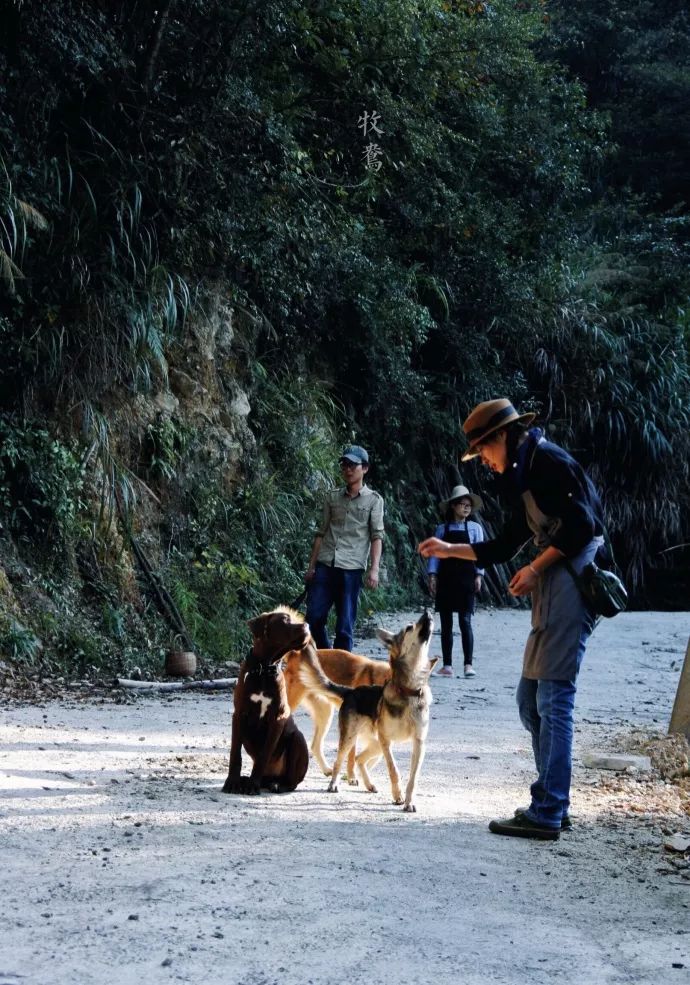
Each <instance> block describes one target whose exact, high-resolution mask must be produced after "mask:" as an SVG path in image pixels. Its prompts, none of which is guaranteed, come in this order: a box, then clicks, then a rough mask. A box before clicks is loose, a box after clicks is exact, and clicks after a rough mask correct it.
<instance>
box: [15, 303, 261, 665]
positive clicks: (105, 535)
mask: <svg viewBox="0 0 690 985" xmlns="http://www.w3.org/2000/svg"><path fill="white" fill-rule="evenodd" d="M252 352H253V343H252V340H251V338H250V337H249V336H248V335H245V336H242V335H240V334H239V333H237V332H236V331H235V327H234V324H233V315H232V311H231V308H230V306H229V304H228V303H227V301H226V300H225V298H224V297H223V294H222V292H220V291H218V292H216V293H214V294H212V295H210V296H207V300H206V302H205V304H204V306H203V310H202V308H201V306H197V308H196V310H195V314H194V316H193V317H190V318H189V319H188V321H187V323H186V325H185V329H184V333H183V335H182V337H181V339H180V340H179V341H178V342H177V343H176V344H174V345H173V346H172V347H171V350H170V352H169V353H168V378H167V380H165V381H163V380H161V381H159V382H158V385H157V387H156V389H155V390H154V391H152V392H149V393H134V394H133V393H128V392H126V391H124V390H120V391H117V392H111V393H109V394H108V395H107V396H106V397H105V398H104V399H103V400H102V401H101V406H100V408H99V409H100V410H101V411H102V413H103V416H104V418H105V420H106V421H107V422H108V428H109V439H108V441H109V454H110V455H111V457H112V461H113V462H116V463H117V465H118V467H119V468H121V470H122V474H123V475H125V476H126V477H127V481H128V482H129V484H130V487H131V489H132V491H133V493H134V497H135V500H136V506H135V507H134V509H132V510H131V512H130V513H129V514H128V515H127V518H126V520H125V521H124V522H123V515H122V501H121V498H120V499H119V500H118V499H116V500H115V501H113V502H112V503H111V505H110V506H107V505H105V506H104V500H103V488H104V482H105V471H104V468H103V463H102V461H100V460H97V456H94V455H92V454H90V453H89V452H88V450H86V449H84V450H83V456H84V461H86V463H87V466H86V469H85V475H84V485H83V510H82V515H81V518H80V523H81V526H82V527H83V528H84V529H82V530H81V531H80V532H79V533H78V535H77V537H76V539H75V542H74V543H71V544H64V543H57V544H51V545H49V546H47V547H46V550H45V552H44V553H43V552H41V551H38V552H37V553H35V555H34V556H33V557H32V556H31V552H30V551H28V550H27V547H26V545H25V544H22V542H21V540H20V539H19V538H17V537H16V535H15V534H14V533H13V532H12V531H7V530H5V531H0V555H1V565H2V566H0V651H1V653H0V659H2V660H9V666H12V667H15V668H19V669H20V670H26V669H27V668H28V669H31V667H34V668H36V666H38V664H39V663H44V662H45V659H46V655H51V654H52V655H53V656H54V657H55V659H56V660H57V661H62V662H64V663H66V664H69V663H70V662H72V663H74V662H75V659H74V658H75V657H76V663H77V664H78V665H79V666H80V667H81V669H82V671H83V672H86V671H88V667H90V666H94V667H101V666H102V665H103V664H104V663H105V664H107V665H108V667H109V668H110V667H113V668H115V667H122V666H123V664H125V665H126V664H127V662H128V661H129V662H130V663H131V662H132V660H135V662H136V663H138V664H142V665H146V656H145V654H143V655H142V652H141V651H142V650H149V651H151V652H155V653H156V654H158V655H160V652H161V648H163V647H164V646H165V645H166V643H167V642H169V639H170V635H171V633H172V632H173V630H174V627H173V626H170V620H169V618H168V616H169V613H164V614H163V618H161V613H160V612H156V608H158V609H160V605H158V599H157V593H156V592H155V591H152V586H151V584H150V581H151V579H150V577H147V576H146V574H145V573H143V572H142V568H141V560H140V559H139V560H137V555H136V552H135V551H133V549H132V547H133V545H132V539H131V538H132V537H133V538H134V539H135V540H136V542H137V545H138V546H139V547H140V548H141V550H143V552H144V553H145V555H146V558H147V559H148V561H149V562H150V563H151V565H152V568H153V571H154V572H157V571H159V569H160V568H161V567H162V566H164V564H165V556H166V550H167V549H168V548H169V546H170V542H171V538H172V536H173V535H174V533H175V531H179V530H180V529H182V528H183V527H184V525H185V516H186V512H187V510H188V509H189V508H190V504H191V503H192V502H193V501H194V500H195V498H196V497H197V496H198V494H199V492H200V491H207V490H209V489H211V488H212V489H213V490H214V491H215V495H216V496H217V498H221V499H222V498H224V497H225V496H227V497H231V496H232V495H233V493H235V492H236V491H237V490H238V488H241V487H242V484H243V480H244V476H245V475H246V471H247V469H248V468H251V465H252V462H253V461H254V459H255V457H256V454H257V446H256V440H255V437H254V435H253V434H252V431H251V429H250V427H249V423H248V420H249V416H250V412H251V396H250V393H249V386H250V384H251V373H250V361H251V359H252ZM63 429H64V425H63ZM62 437H63V438H64V439H65V440H69V441H74V442H78V440H79V439H78V436H77V435H72V436H69V435H65V434H63V435H62ZM106 485H107V483H106ZM118 502H119V505H120V510H118ZM44 555H45V556H44ZM57 557H59V558H60V561H58V562H56V558H57ZM56 566H57V568H58V569H59V570H55V569H56ZM87 641H89V642H88V645H87ZM70 650H71V651H72V652H70ZM135 652H138V653H139V657H138V658H136V659H135V656H134V654H135ZM123 653H124V654H125V657H124V658H123V656H122V654H123ZM7 667H8V664H7V663H5V669H6V670H7ZM1 672H2V667H0V673H1Z"/></svg>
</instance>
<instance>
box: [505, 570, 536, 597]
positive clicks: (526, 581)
mask: <svg viewBox="0 0 690 985" xmlns="http://www.w3.org/2000/svg"><path fill="white" fill-rule="evenodd" d="M536 584H537V575H536V574H535V573H534V571H532V569H531V568H530V567H529V565H525V567H524V568H518V570H517V571H516V572H515V574H514V575H513V577H512V578H511V579H510V584H509V585H508V591H509V592H510V594H511V595H515V596H517V597H518V598H519V597H520V596H522V595H529V594H530V592H532V591H533V590H534V588H535V586H536Z"/></svg>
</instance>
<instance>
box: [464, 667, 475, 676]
mask: <svg viewBox="0 0 690 985" xmlns="http://www.w3.org/2000/svg"><path fill="white" fill-rule="evenodd" d="M476 676H477V671H476V670H475V669H474V667H473V666H472V664H465V677H476Z"/></svg>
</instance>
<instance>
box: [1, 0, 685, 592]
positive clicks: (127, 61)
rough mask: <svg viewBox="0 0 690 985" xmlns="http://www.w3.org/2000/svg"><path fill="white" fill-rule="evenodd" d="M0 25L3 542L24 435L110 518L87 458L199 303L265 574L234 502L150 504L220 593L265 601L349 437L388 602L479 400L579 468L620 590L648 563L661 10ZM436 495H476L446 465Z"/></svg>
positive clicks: (679, 526)
mask: <svg viewBox="0 0 690 985" xmlns="http://www.w3.org/2000/svg"><path fill="white" fill-rule="evenodd" d="M3 21H4V22H5V24H6V27H7V30H6V32H5V33H4V37H3V40H2V41H0V46H1V48H0V68H1V71H0V79H2V81H1V82H0V141H1V144H2V161H3V172H2V191H1V196H2V198H1V200H0V209H1V211H2V226H0V236H1V237H2V242H1V243H0V247H1V249H2V253H0V262H1V263H2V270H3V285H4V287H3V296H2V299H1V301H0V332H1V333H2V341H3V353H4V356H5V358H4V359H3V363H2V366H0V375H1V381H2V386H1V387H0V405H1V407H2V411H3V428H4V430H5V434H6V445H7V447H12V448H14V449H15V450H14V452H13V453H12V457H11V459H10V457H8V455H7V454H5V457H4V458H3V466H2V475H3V476H4V478H3V480H2V488H3V490H4V497H5V509H6V511H7V512H8V516H11V517H13V518H14V519H13V520H12V523H11V524H10V526H12V525H13V524H14V529H15V530H20V529H21V530H23V532H24V534H27V531H28V533H30V531H31V528H32V523H33V519H35V518H33V519H32V517H31V516H30V514H32V509H31V508H30V506H29V505H27V504H28V503H29V501H30V500H31V496H30V495H28V494H26V493H22V488H24V489H25V488H26V481H24V485H22V480H21V476H22V475H23V474H25V473H23V472H22V465H21V462H22V460H23V459H27V461H28V459H29V458H30V456H31V455H33V459H32V461H33V462H36V461H38V460H39V459H40V461H41V462H43V463H44V465H43V468H44V469H46V470H48V471H50V470H51V469H54V468H63V470H65V469H67V465H65V464H64V463H63V465H62V466H61V465H60V464H59V461H58V460H59V456H58V454H57V452H56V451H54V452H53V453H50V452H49V450H47V449H49V448H50V442H51V441H53V440H55V438H56V436H57V438H59V441H60V442H62V443H63V444H65V446H69V444H70V441H71V440H72V436H77V435H80V437H79V438H78V441H79V442H80V443H85V447H86V448H87V449H88V448H89V447H92V448H94V449H95V451H94V452H92V453H91V454H92V455H95V456H96V458H95V459H92V460H91V461H92V462H93V461H95V460H98V461H99V462H100V467H101V469H102V475H103V478H104V482H105V483H106V485H107V484H108V483H110V484H111V487H112V486H114V485H117V482H118V481H119V482H120V485H119V494H118V495H119V497H120V499H119V502H120V505H122V497H123V495H124V497H125V499H126V498H127V495H126V493H127V490H128V489H131V488H133V487H134V486H135V485H136V479H137V477H138V478H139V479H141V480H142V481H144V480H146V481H147V482H148V483H149V484H151V483H152V482H153V481H154V479H153V478H152V475H153V473H152V472H151V462H150V461H149V462H148V463H147V464H146V466H145V468H144V466H142V467H141V468H139V465H138V464H137V462H136V461H132V460H131V458H127V456H126V455H124V454H121V453H120V452H119V451H118V442H117V440H116V439H115V438H114V437H113V435H112V429H113V427H114V418H113V406H114V400H115V395H116V394H117V393H118V392H122V393H144V392H156V391H165V389H166V387H167V383H168V373H169V371H170V369H171V367H174V366H175V364H176V362H178V361H179V359H180V352H181V350H182V348H183V347H184V340H185V337H186V331H187V328H186V325H187V324H188V322H190V321H191V322H193V321H194V319H195V318H197V319H198V318H200V317H202V313H203V312H204V311H207V310H208V305H209V298H210V297H211V296H213V295H214V294H215V295H218V294H221V295H222V297H223V298H224V299H225V300H226V301H227V303H228V304H229V306H230V308H231V310H232V312H233V316H234V322H235V326H236V327H237V330H238V332H240V334H241V336H242V338H243V340H244V343H243V344H244V345H245V350H244V356H237V360H236V366H235V371H236V373H237V376H238V378H239V379H241V380H242V385H243V386H246V387H248V388H249V389H250V391H251V398H252V401H253V404H254V411H253V413H252V414H251V415H250V418H249V425H250V427H251V428H252V429H253V431H254V434H255V436H256V437H257V439H258V445H257V451H256V453H255V461H254V463H253V465H252V463H250V462H247V471H246V475H247V477H248V478H247V483H246V484H245V486H244V488H243V489H239V488H238V489H237V490H236V494H235V495H236V496H240V497H249V500H250V501H251V500H252V495H253V494H252V493H251V489H252V488H253V487H252V485H251V483H252V482H259V480H260V481H261V482H264V483H265V482H266V481H267V478H266V477H267V476H272V477H274V478H272V479H271V482H272V483H273V485H272V486H271V499H272V502H274V503H275V502H282V504H283V507H282V512H280V516H279V517H274V520H275V525H274V527H272V528H271V529H272V531H273V533H274V534H278V535H280V534H281V533H283V534H284V533H285V531H286V525H287V528H289V530H290V531H292V533H291V534H290V537H289V538H288V540H289V546H285V545H283V546H284V550H283V551H282V552H281V550H280V545H279V544H272V548H271V552H269V553H270V558H267V557H266V556H265V555H264V554H263V553H262V551H263V547H262V545H263V546H264V547H265V542H266V538H265V537H264V536H263V534H262V533H261V529H262V527H261V524H262V523H264V524H265V523H266V522H267V517H266V512H265V505H266V504H265V503H264V505H263V506H261V505H258V506H257V509H256V512H253V511H252V509H242V508H240V506H241V503H240V500H233V501H232V502H231V501H229V500H228V499H227V496H226V497H219V500H218V502H220V501H221V500H222V502H223V504H224V505H223V506H222V508H221V506H219V505H218V503H216V506H214V507H213V509H210V507H208V503H206V505H205V507H204V509H205V510H206V512H205V514H204V516H205V519H204V522H203V523H201V521H200V520H199V516H198V513H197V514H194V510H193V509H192V507H191V506H190V504H189V503H188V502H181V501H176V504H177V505H176V508H179V509H180V510H182V511H183V512H184V514H185V515H188V516H190V517H192V519H190V520H189V523H188V524H187V525H186V526H185V525H184V524H183V526H184V529H185V533H184V534H183V535H182V534H180V536H179V537H178V538H177V540H176V545H177V549H179V551H181V552H182V553H183V554H184V555H185V556H186V557H187V558H193V557H197V558H198V557H199V556H200V552H202V551H204V550H208V549H209V546H214V549H217V550H218V551H219V553H220V555H227V554H228V553H230V552H231V551H234V552H237V550H239V548H238V543H242V544H243V545H245V546H246V545H248V546H247V549H246V553H243V552H240V553H242V555H243V560H242V563H241V564H240V565H239V567H238V571H240V574H238V575H237V578H238V579H239V582H238V583H239V584H240V588H239V590H238V593H236V596H235V597H234V601H233V605H239V606H240V607H241V605H242V600H243V599H244V600H245V603H246V604H250V602H251V592H250V591H249V588H250V587H251V586H252V585H255V584H258V583H259V582H261V581H262V580H263V581H264V583H265V582H266V581H267V579H268V578H270V577H271V575H270V574H269V571H273V570H275V567H276V564H278V558H283V559H284V558H285V556H287V557H288V569H289V570H286V571H285V572H284V574H283V575H281V578H282V581H280V580H279V583H278V585H279V586H283V587H285V586H287V585H292V586H293V587H294V586H295V584H296V581H297V572H298V570H299V566H300V564H301V563H302V560H301V554H303V552H304V549H305V546H304V545H305V543H306V539H307V538H308V523H307V522H306V516H307V514H308V513H309V512H310V511H311V510H312V509H313V507H314V501H313V500H314V497H316V496H317V490H318V487H319V482H321V481H322V479H323V481H325V478H324V470H325V471H327V467H326V465H325V461H326V459H327V458H328V454H329V453H330V452H327V449H330V450H331V451H333V450H334V449H335V447H336V446H337V443H338V441H339V438H340V436H341V435H350V434H352V435H355V434H356V435H357V436H358V437H359V438H360V439H361V440H362V441H363V442H364V443H365V444H367V445H368V446H370V447H371V449H372V452H373V455H374V459H375V462H376V465H377V470H376V484H378V486H379V488H382V490H383V491H384V492H385V493H386V495H387V498H388V500H389V502H390V504H391V528H392V530H393V538H392V547H391V548H389V551H388V558H389V566H390V569H391V571H397V573H398V578H399V581H400V582H401V583H402V584H409V582H410V579H412V580H414V570H415V569H414V560H413V553H412V545H413V543H414V538H415V537H416V536H418V535H420V534H421V533H424V532H426V530H428V527H429V525H430V524H431V523H432V521H433V518H434V509H435V502H436V501H437V499H438V498H440V497H441V495H442V494H444V493H445V492H446V490H447V487H448V484H449V483H451V482H453V481H454V480H455V479H456V478H458V474H457V456H458V452H459V451H460V450H461V448H462V440H461V438H460V436H459V423H460V422H461V420H462V418H463V417H464V415H465V414H466V413H467V411H468V410H469V409H470V408H471V407H472V406H473V404H474V403H476V402H477V401H478V400H480V399H484V398H486V397H487V396H491V395H500V394H508V395H510V396H511V397H512V398H513V399H514V401H515V402H517V403H521V404H523V405H529V406H534V407H535V408H536V409H538V410H539V411H541V413H542V415H543V417H544V418H545V420H546V421H547V422H548V426H549V428H550V429H551V433H552V434H553V435H554V436H555V437H556V438H557V439H562V440H564V441H565V442H566V443H567V444H568V445H569V446H570V447H572V448H573V450H574V451H575V453H576V454H577V455H578V456H579V457H580V458H581V460H582V461H583V462H584V463H585V464H587V465H588V466H589V467H590V468H591V469H592V471H593V472H594V474H595V476H596V478H597V479H598V480H599V481H600V483H601V485H602V487H603V488H604V490H605V495H606V505H607V510H608V515H609V519H610V525H611V530H612V534H613V536H614V540H615V542H616V546H617V548H618V552H619V554H620V556H621V560H622V561H623V564H624V566H625V568H626V570H627V571H628V574H629V576H630V578H631V580H632V583H633V585H634V586H635V587H636V589H637V591H638V593H639V599H640V601H641V602H643V603H644V602H645V601H650V600H652V599H654V596H653V595H651V594H650V593H649V592H650V587H651V585H652V584H653V583H657V582H658V579H656V580H654V581H650V580H649V579H648V580H647V594H645V590H644V584H645V576H646V575H648V574H649V573H650V571H653V570H656V569H657V568H658V567H659V565H660V557H659V551H661V550H663V549H665V548H669V547H674V546H675V545H677V544H680V543H682V542H684V541H687V540H688V521H687V516H688V505H689V504H688V492H687V479H688V471H687V470H688V454H687V452H688V439H687V425H688V412H687V392H688V391H687V383H688V365H687V294H688V281H689V278H688V274H687V252H688V250H687V192H688V187H687V181H688V178H687V174H688V172H687V160H688V141H689V140H690V127H689V126H688V105H690V103H689V102H688V99H687V98H686V97H687V95H688V93H687V87H688V73H687V58H688V54H687V52H688V50H689V49H688V40H690V38H689V35H690V25H689V23H688V15H687V12H686V10H685V8H684V6H683V5H681V4H680V3H673V2H670V0H669V2H665V3H663V4H662V5H661V7H660V6H659V5H658V4H657V5H651V4H650V3H648V2H646V0H636V2H635V3H633V4H632V5H630V4H626V5H623V4H617V3H614V4H609V3H607V4H603V3H598V4H597V3H595V4H594V5H591V4H590V5H588V7H587V8H586V9H585V8H583V9H582V10H579V9H577V8H576V7H575V8H574V7H573V6H572V5H566V4H565V3H563V4H561V3H560V2H557V0H553V2H552V3H546V2H520V3H514V2H507V0H495V2H490V3H489V2H474V0H425V2H424V3H421V2H419V0H377V2H369V0H365V2H362V0H343V2H340V3H335V2H331V0H311V2H306V3H305V2H301V0H293V2H277V0H273V2H272V0H267V2H260V0H255V2H252V0H245V2H241V3H237V4H235V3H232V4H228V3H225V2H221V0H190V2H187V3H180V2H179V0H167V2H159V3H154V2H152V0H136V2H128V3H124V2H121V3H118V2H110V0H109V2H105V0H103V2H100V3H99V2H89V3H85V2H79V0H59V2H55V3H52V4H50V5H46V4H42V3H38V2H35V0H23V2H21V3H19V2H15V3H12V2H8V0H5V3H4V4H3ZM282 384H285V385H287V386H289V387H291V388H292V387H295V386H298V387H299V388H300V389H301V391H302V393H303V395H304V398H303V399H302V400H300V399H299V398H298V399H295V400H294V401H292V402H290V401H288V402H287V403H286V402H285V394H284V393H283V392H282ZM304 408H307V410H305V409H304ZM51 416H52V417H53V424H52V425H45V419H46V418H49V417H51ZM319 421H321V422H322V427H321V425H319V423H318V422H319ZM286 424H287V429H285V427H284V426H285V425H286ZM166 427H167V425H166ZM305 428H306V430H305ZM56 429H57V430H56ZM39 432H40V433H41V434H43V433H45V435H46V437H45V438H40V439H38V438H36V434H37V433H39ZM166 433H167V438H166V437H165V435H164V434H163V431H161V432H160V433H158V432H157V437H156V441H155V442H154V443H153V444H154V445H155V448H156V449H157V451H156V454H155V455H154V458H155V461H156V462H157V463H158V469H159V473H158V479H157V480H156V481H159V482H160V483H162V486H165V485H166V483H167V484H168V485H169V486H170V487H172V486H174V484H175V475H176V469H177V466H178V464H179V463H181V462H182V461H183V458H184V448H185V440H186V439H184V436H183V435H182V434H181V432H180V433H179V434H177V433H176V434H175V435H173V437H170V433H168V432H166ZM27 435H28V436H29V437H27ZM296 435H299V436H300V439H299V441H298V442H297V445H298V447H296V439H295V436H296ZM328 435H330V438H329V437H328ZM29 438H30V439H31V440H29ZM164 439H165V440H164ZM152 440H153V439H152ZM329 441H330V442H331V443H330V444H329ZM156 442H157V443H156ZM37 447H39V448H40V449H42V450H41V451H40V453H39V451H37ZM152 447H153V446H152ZM312 447H313V455H312V454H311V452H310V451H309V449H310V448H312ZM31 448H32V449H33V451H30V449H31ZM161 449H163V451H161ZM166 449H167V451H166ZM305 449H306V451H305ZM163 452H165V454H167V456H168V457H167V458H165V455H164V454H163ZM74 454H75V455H77V458H78V459H79V455H78V454H77V452H76V451H75V452H74ZM81 460H82V461H84V459H83V458H82V459H81ZM56 462H57V464H55V463H56ZM50 463H53V465H51V464H50ZM161 463H163V465H164V466H165V467H163V465H161ZM139 464H140V465H141V463H139ZM70 467H71V466H70ZM32 469H33V470H34V472H35V473H36V476H35V481H36V482H39V484H40V481H41V480H40V468H37V467H36V466H35V465H34V466H32ZM142 469H143V472H142ZM161 469H162V471H161ZM146 470H148V471H146ZM25 471H26V470H25ZM67 471H69V469H67ZM70 474H71V473H70ZM252 475H253V476H254V479H252ZM128 476H129V478H128ZM314 476H319V477H321V478H319V479H318V480H314V478H313V477H314ZM261 477H263V478H261ZM281 477H282V478H281ZM463 478H464V479H465V480H466V481H467V482H468V483H470V484H472V485H475V486H477V485H479V486H483V487H484V492H485V494H486V495H487V496H488V499H489V502H490V503H493V500H492V496H491V488H490V486H487V480H486V479H485V477H484V476H481V475H480V474H479V472H478V471H476V470H475V466H470V467H468V468H467V469H466V470H465V471H464V472H463ZM70 481H71V480H70ZM78 485H79V483H78V482H77V481H76V480H75V481H74V483H73V484H71V485H70V484H69V483H67V486H65V488H69V489H73V488H74V489H76V488H77V487H78ZM43 486H44V487H45V488H44V490H43V493H42V494H41V496H38V497H37V496H34V499H41V498H42V500H43V501H44V507H43V510H44V512H45V513H46V514H47V515H49V514H50V513H51V508H50V497H51V496H53V497H54V496H55V492H54V489H53V486H51V485H50V483H49V482H48V481H47V480H46V481H45V482H43ZM157 488H158V487H157ZM260 489H263V490H264V492H266V487H265V486H257V487H256V489H255V493H256V495H258V492H257V490H259V491H260ZM51 490H53V491H52V492H51ZM75 496H77V494H76V493H75ZM22 497H23V498H22ZM281 497H282V499H281ZM231 499H232V497H231ZM260 499H261V497H260V496H259V499H258V500H257V502H258V501H259V500H260ZM73 500H74V497H73ZM18 503H21V504H22V508H23V511H24V512H22V511H21V510H18V506H17V504H18ZM233 504H234V505H233ZM245 505H246V504H245ZM198 506H199V504H198V502H197V503H196V506H195V508H198ZM79 510H80V507H79V505H78V503H75V505H74V513H75V516H78V515H79ZM233 510H235V512H233ZM53 512H54V511H53ZM67 513H69V511H67ZM67 513H65V510H64V509H63V511H62V513H61V514H60V515H61V516H62V515H64V516H67ZM69 515H70V516H71V515H72V514H69ZM221 516H222V518H223V519H222V522H221V520H220V519H219V517H221ZM228 516H232V517H234V519H233V521H232V522H231V523H230V522H229V521H228ZM194 517H195V518H194ZM22 518H23V519H22ZM269 519H270V518H269ZM498 521H499V516H498V513H497V512H496V510H495V509H493V512H492V511H491V510H490V511H489V522H490V523H496V522H498ZM161 522H163V521H161ZM165 523H169V524H171V525H172V526H173V527H175V529H178V528H179V524H178V523H177V521H175V522H173V521H171V520H170V518H168V520H167V521H165ZM164 525H165V524H164ZM202 528H203V533H202ZM60 529H61V534H60V536H61V537H67V536H68V534H67V527H66V524H65V522H63V523H62V526H61V528H60ZM264 533H265V531H264ZM69 536H70V537H75V536H76V537H83V536H85V534H84V531H83V530H82V531H81V532H79V531H77V532H76V533H75V532H74V530H72V532H71V533H70V534H69ZM257 537H258V541H256V540H255V538H257ZM295 538H296V539H295ZM214 556H215V555H214ZM233 556H234V555H233ZM671 556H674V557H682V552H681V553H680V554H679V555H671ZM168 560H169V558H168ZM269 560H270V564H269V563H268V562H269ZM281 563H282V562H281ZM281 570H282V569H281ZM214 573H215V574H217V571H216V568H215V567H213V566H212V574H214ZM235 574H237V572H235ZM225 575H226V576H227V570H226V572H225ZM219 577H220V576H219ZM221 580H222V579H221ZM248 586H249V587H248ZM182 587H184V588H185V590H188V591H190V592H191V589H190V588H189V586H182ZM664 591H665V592H666V589H664ZM181 593H182V588H181ZM196 593H197V596H199V595H203V594H208V593H209V586H208V585H206V586H205V587H204V588H203V591H201V590H200V589H199V586H197V588H196ZM672 595H673V592H671V594H670V596H669V595H668V593H667V594H666V596H664V598H663V599H659V598H657V599H656V600H657V601H663V600H666V601H669V600H670V598H671V596H672ZM247 600H249V601H247Z"/></svg>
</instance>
